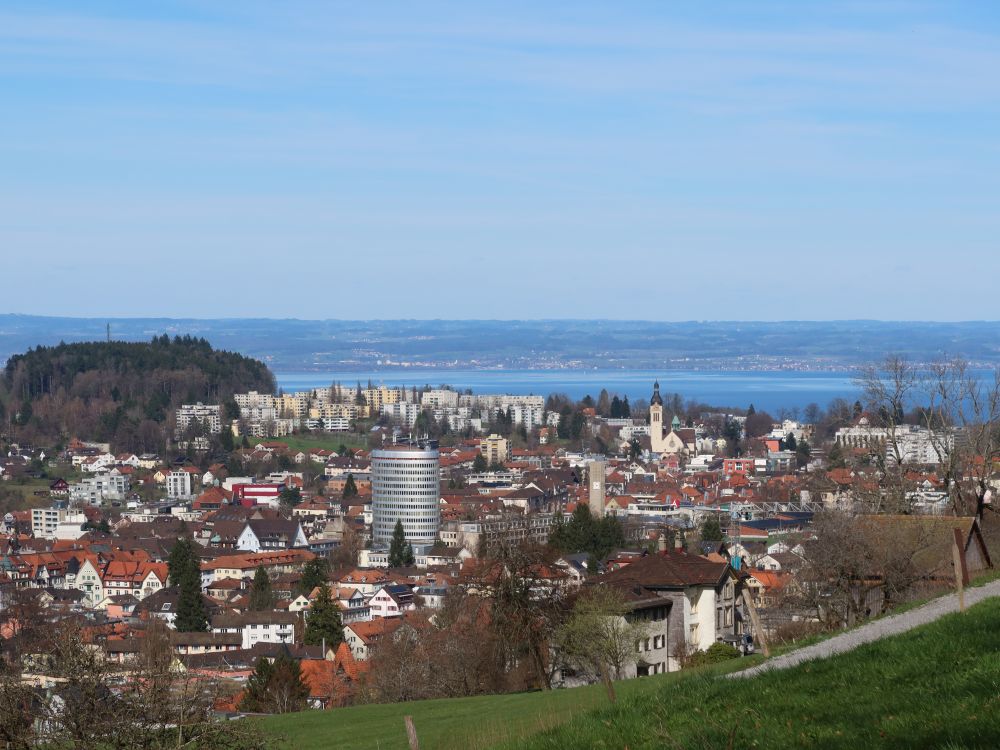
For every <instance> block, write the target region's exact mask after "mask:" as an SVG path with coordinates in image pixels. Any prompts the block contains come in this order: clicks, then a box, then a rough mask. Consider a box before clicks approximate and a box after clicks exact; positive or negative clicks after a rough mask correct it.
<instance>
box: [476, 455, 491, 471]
mask: <svg viewBox="0 0 1000 750" xmlns="http://www.w3.org/2000/svg"><path fill="white" fill-rule="evenodd" d="M488 468H489V464H488V463H487V462H486V456H484V455H483V454H482V453H478V454H476V457H475V459H473V461H472V470H473V471H474V472H476V473H480V472H484V471H486V470H487V469H488Z"/></svg>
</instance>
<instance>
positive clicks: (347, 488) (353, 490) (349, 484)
mask: <svg viewBox="0 0 1000 750" xmlns="http://www.w3.org/2000/svg"><path fill="white" fill-rule="evenodd" d="M357 496H358V485H357V484H356V483H355V482H354V475H353V474H348V475H347V481H346V482H344V495H343V497H344V499H345V500H350V499H351V498H352V497H357Z"/></svg>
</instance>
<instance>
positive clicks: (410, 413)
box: [382, 401, 423, 427]
mask: <svg viewBox="0 0 1000 750" xmlns="http://www.w3.org/2000/svg"><path fill="white" fill-rule="evenodd" d="M421 411H423V409H421V407H420V404H409V403H406V402H405V401H397V402H396V403H394V404H382V416H384V417H389V419H391V420H393V421H394V422H399V423H400V424H402V425H405V426H407V427H413V425H414V424H416V422H417V417H418V416H420V412H421Z"/></svg>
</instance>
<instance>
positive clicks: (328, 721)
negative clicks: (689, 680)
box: [263, 659, 758, 750]
mask: <svg viewBox="0 0 1000 750" xmlns="http://www.w3.org/2000/svg"><path fill="white" fill-rule="evenodd" d="M757 661H758V660H757V659H752V660H747V659H744V660H741V661H740V662H739V664H738V666H751V665H752V664H755V663H757ZM678 679H680V675H679V674H676V673H675V674H670V675H662V676H656V677H650V678H647V679H644V680H630V681H626V682H619V683H615V686H616V690H617V692H618V696H619V697H620V698H625V697H628V696H632V695H636V694H638V693H641V692H643V691H646V690H649V688H650V686H651V685H652V684H653V683H657V684H660V683H672V682H676V681H677V680H678ZM606 703H607V693H606V692H605V690H604V688H603V687H602V686H600V685H591V686H589V687H582V688H576V689H573V690H553V691H548V692H544V693H543V692H535V693H514V694H511V695H483V696H476V697H473V698H453V699H442V700H430V701H413V702H411V703H395V704H387V705H372V706H353V707H351V708H342V709H336V710H333V711H325V712H319V711H309V712H304V713H297V714H286V715H284V716H274V717H270V718H268V719H265V720H264V721H263V725H264V728H265V729H266V730H267V731H269V732H273V733H275V734H279V735H282V736H283V737H285V738H286V740H287V742H286V745H285V746H286V747H288V748H293V749H294V750H313V748H315V749H316V750H318V749H319V748H327V747H331V746H333V743H334V741H336V745H335V746H336V747H337V748H338V750H367V749H368V748H379V749H380V750H394V749H395V748H402V749H404V750H405V748H406V747H407V742H406V731H405V729H404V725H403V717H404V716H408V715H409V716H412V717H413V723H414V725H415V726H416V728H417V733H418V734H419V736H420V746H421V747H422V748H425V749H426V748H429V749H430V750H439V749H441V748H445V749H448V750H450V749H451V748H454V749H455V750H459V749H460V748H461V749H464V748H472V747H487V746H489V745H495V744H500V743H503V742H505V741H509V740H513V739H517V740H521V739H523V738H526V737H529V736H531V735H534V734H537V733H538V732H541V731H544V730H546V729H549V728H552V727H554V726H558V725H560V724H563V723H565V722H567V721H569V720H571V719H572V718H573V717H575V716H579V715H582V714H584V713H585V712H586V711H588V710H591V709H594V708H597V707H599V706H602V705H604V704H606Z"/></svg>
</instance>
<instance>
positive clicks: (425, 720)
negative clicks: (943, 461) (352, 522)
mask: <svg viewBox="0 0 1000 750" xmlns="http://www.w3.org/2000/svg"><path fill="white" fill-rule="evenodd" d="M755 661H756V659H753V660H750V659H742V660H735V661H734V662H730V663H728V664H727V665H725V667H724V668H729V669H731V668H733V666H738V667H743V666H749V665H750V664H752V663H754V662H755ZM720 671H721V669H720V668H719V667H716V668H714V669H712V668H709V669H707V670H699V671H693V672H689V673H683V674H670V675H663V676H658V677H652V678H645V679H641V680H632V681H627V682H621V683H616V686H617V690H618V695H619V701H618V703H617V704H616V705H614V706H610V705H609V704H608V702H607V697H606V695H605V693H604V690H603V688H601V687H600V686H592V687H587V688H578V689H575V690H559V691H552V692H547V693H522V694H516V695H503V696H481V697H476V698H462V699H455V700H437V701H419V702H413V703H404V704H396V705H385V706H377V705H376V706H358V707H353V708H347V709H337V710H333V711H327V712H308V713H301V714H289V715H285V716H277V717H273V718H269V719H266V720H264V721H263V723H262V724H263V727H264V729H265V731H268V732H270V733H274V734H276V735H281V736H283V737H284V738H285V744H284V746H285V747H289V748H295V749H296V750H309V749H310V748H325V747H337V748H357V749H358V750H360V749H362V748H382V749H386V750H391V749H392V748H406V746H407V745H406V735H405V730H404V725H403V717H404V716H405V715H411V716H412V717H413V720H414V724H415V726H416V728H417V731H418V733H419V735H420V746H421V748H423V749H424V750H439V749H441V748H444V749H446V750H451V749H452V748H455V749H457V748H502V749H503V750H514V748H535V749H536V750H543V749H552V750H555V749H559V750H561V749H562V748H607V749H608V750H610V749H611V748H629V750H636V749H637V748H663V747H668V748H669V747H674V748H716V747H720V748H725V747H735V748H742V747H761V748H771V747H804V748H841V747H842V748H855V747H945V748H959V747H962V748H971V747H977V748H996V747H1000V600H997V599H992V600H988V601H986V602H983V603H981V604H979V605H977V606H975V607H973V608H971V609H969V610H968V611H967V612H965V613H963V614H954V615H949V616H947V617H945V618H942V619H941V620H939V621H937V622H935V623H933V624H931V625H927V626H924V627H921V628H918V629H915V630H913V631H911V632H909V633H906V634H904V635H900V636H896V637H894V638H890V639H886V640H884V641H880V642H878V643H873V644H869V645H866V646H862V647H861V648H859V649H857V650H855V651H853V652H851V653H848V654H843V655H841V656H837V657H834V658H832V659H827V660H824V661H817V662H811V663H807V664H803V665H800V666H798V667H795V668H793V669H788V670H784V671H781V672H776V673H774V674H765V675H761V676H759V677H755V678H753V679H750V680H740V681H729V680H723V679H720V678H719V677H718V673H719V672H720Z"/></svg>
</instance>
